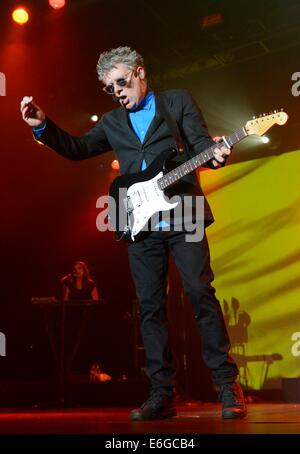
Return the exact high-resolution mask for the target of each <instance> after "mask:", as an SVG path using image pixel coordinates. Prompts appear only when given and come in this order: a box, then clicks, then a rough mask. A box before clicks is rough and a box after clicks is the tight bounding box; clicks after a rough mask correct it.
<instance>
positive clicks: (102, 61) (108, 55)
mask: <svg viewBox="0 0 300 454" xmlns="http://www.w3.org/2000/svg"><path fill="white" fill-rule="evenodd" d="M118 63H123V65H126V66H127V67H128V68H129V69H135V68H136V67H137V66H143V67H145V65H144V59H143V57H142V56H141V55H140V54H139V53H138V52H137V51H136V50H133V49H131V48H130V47H128V46H123V47H122V46H120V47H116V48H115V49H109V50H108V51H106V52H102V54H100V57H99V60H98V63H97V68H96V69H97V74H98V79H99V80H100V81H102V82H103V80H104V78H105V76H106V74H107V73H108V72H109V71H111V70H112V69H113V68H115V67H116V65H117V64H118Z"/></svg>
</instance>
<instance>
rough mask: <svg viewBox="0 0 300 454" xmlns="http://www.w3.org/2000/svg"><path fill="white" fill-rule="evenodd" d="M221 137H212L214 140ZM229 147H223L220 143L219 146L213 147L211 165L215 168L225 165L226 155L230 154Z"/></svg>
mask: <svg viewBox="0 0 300 454" xmlns="http://www.w3.org/2000/svg"><path fill="white" fill-rule="evenodd" d="M220 139H221V137H214V139H213V140H214V141H215V142H218V141H219V140H220ZM231 151H232V150H231V149H230V148H227V147H225V146H224V145H222V146H221V147H219V148H215V149H214V157H215V159H212V161H211V162H212V163H213V166H214V167H215V168H218V167H221V166H223V165H225V162H226V160H227V159H228V156H229V155H230V154H231Z"/></svg>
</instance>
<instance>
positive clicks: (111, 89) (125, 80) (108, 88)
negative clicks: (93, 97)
mask: <svg viewBox="0 0 300 454" xmlns="http://www.w3.org/2000/svg"><path fill="white" fill-rule="evenodd" d="M133 73H134V70H132V71H130V72H129V73H128V75H127V76H126V77H120V78H119V79H117V80H115V81H114V82H113V83H112V84H109V85H105V86H104V87H103V89H102V90H103V91H105V93H107V94H109V95H114V94H115V84H116V85H117V86H118V87H126V85H128V84H129V82H130V81H131V77H132V74H133Z"/></svg>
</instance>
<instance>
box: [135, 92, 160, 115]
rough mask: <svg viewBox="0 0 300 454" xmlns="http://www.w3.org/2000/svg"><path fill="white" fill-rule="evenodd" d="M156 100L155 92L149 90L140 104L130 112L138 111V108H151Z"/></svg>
mask: <svg viewBox="0 0 300 454" xmlns="http://www.w3.org/2000/svg"><path fill="white" fill-rule="evenodd" d="M153 102H154V93H153V91H152V90H149V91H148V93H147V94H146V96H145V98H143V99H142V101H141V102H140V103H139V105H138V106H137V107H136V108H135V109H132V110H130V112H136V111H137V110H151V108H152V106H153Z"/></svg>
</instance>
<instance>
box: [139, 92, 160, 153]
mask: <svg viewBox="0 0 300 454" xmlns="http://www.w3.org/2000/svg"><path fill="white" fill-rule="evenodd" d="M154 94H155V115H154V118H153V120H152V121H151V123H150V126H149V128H148V131H147V132H146V135H145V139H144V142H143V145H145V143H146V142H148V141H149V140H150V139H151V137H152V136H153V134H154V133H155V131H156V130H157V129H158V127H159V126H160V125H161V124H162V122H163V120H164V119H163V115H162V112H161V109H160V107H159V102H157V99H158V98H159V96H160V95H159V94H158V93H154Z"/></svg>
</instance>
